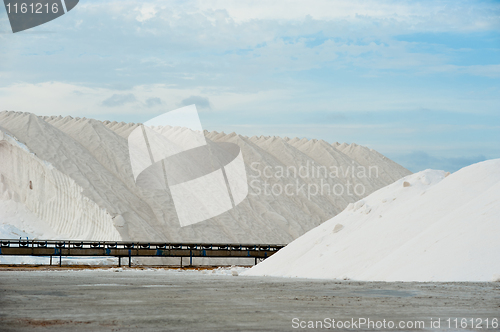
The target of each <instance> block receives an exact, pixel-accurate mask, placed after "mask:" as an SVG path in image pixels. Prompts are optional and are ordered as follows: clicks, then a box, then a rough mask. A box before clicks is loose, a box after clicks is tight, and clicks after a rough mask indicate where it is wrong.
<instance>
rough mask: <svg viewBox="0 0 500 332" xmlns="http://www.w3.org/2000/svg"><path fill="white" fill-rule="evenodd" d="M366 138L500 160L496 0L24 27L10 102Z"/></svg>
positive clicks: (126, 6)
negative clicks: (186, 113) (183, 109)
mask: <svg viewBox="0 0 500 332" xmlns="http://www.w3.org/2000/svg"><path fill="white" fill-rule="evenodd" d="M191 103H195V104H196V105H197V106H198V109H199V111H200V117H201V120H202V124H203V126H204V128H205V129H208V130H218V131H225V132H232V131H235V132H237V133H240V134H244V135H249V136H252V135H279V136H289V137H295V136H299V137H308V138H317V139H324V140H326V141H329V142H335V141H338V142H348V143H352V142H355V143H357V144H362V145H366V146H369V147H370V148H373V149H376V150H378V151H380V152H381V153H383V154H385V155H387V156H388V157H389V158H391V159H393V160H395V161H396V162H399V163H400V164H402V165H403V166H405V167H407V168H408V169H410V170H412V171H419V170H422V169H426V168H435V169H444V170H447V171H456V170H457V169H459V168H461V167H463V166H466V165H469V164H471V163H475V162H478V161H481V160H485V159H491V158H500V144H499V143H500V3H499V2H498V1H496V2H494V1H307V2H306V1H264V0H254V1H223V0H204V1H102V0H101V1H86V0H81V1H80V3H79V4H78V6H76V7H75V8H74V9H73V10H72V11H71V12H69V13H67V14H66V15H64V16H62V17H60V18H58V19H56V20H54V21H52V22H49V23H47V24H44V25H41V26H39V27H36V28H33V29H30V30H27V31H24V32H19V33H16V34H12V33H11V31H10V26H9V23H8V21H7V15H6V13H5V8H4V7H2V8H1V9H0V109H1V110H16V111H26V112H33V113H36V114H40V115H59V114H62V115H72V116H79V117H84V116H85V117H93V118H97V119H108V120H116V121H125V122H143V121H147V120H148V119H150V118H151V117H153V116H155V115H158V114H161V113H163V112H166V111H169V110H172V109H175V108H178V107H180V106H183V105H187V104H191Z"/></svg>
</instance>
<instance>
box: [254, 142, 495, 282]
mask: <svg viewBox="0 0 500 332" xmlns="http://www.w3.org/2000/svg"><path fill="white" fill-rule="evenodd" d="M344 148H347V147H344ZM499 170H500V159H495V160H489V161H485V162H481V163H478V164H474V165H471V166H468V167H465V168H463V169H461V170H459V171H458V172H456V173H454V174H452V175H449V173H445V172H443V171H433V170H426V171H422V172H419V173H416V174H413V175H410V176H407V177H405V178H403V179H400V180H398V181H396V182H395V183H393V184H391V185H389V186H387V187H385V188H383V189H380V190H378V191H376V192H375V193H373V194H371V195H369V196H368V197H366V198H365V199H362V200H360V201H358V202H356V203H354V204H350V205H349V206H348V207H347V208H346V209H345V210H344V211H343V212H342V213H340V214H339V215H337V216H335V217H334V218H332V219H330V220H328V221H327V222H325V223H323V224H322V225H320V226H319V227H316V228H315V229H313V230H311V231H309V232H308V233H306V234H304V235H303V236H301V237H300V238H298V239H297V240H295V241H293V242H292V243H290V244H289V245H288V246H287V247H285V248H284V249H282V250H281V251H280V252H278V253H277V254H275V255H273V256H272V257H270V258H269V259H267V260H265V261H264V262H262V263H260V264H258V265H257V266H255V267H253V268H252V269H250V270H249V271H247V272H246V273H245V275H254V276H256V275H268V276H281V277H303V278H326V279H354V280H368V281H493V280H494V279H495V278H496V277H495V276H498V275H500V241H499V234H500V171H499ZM448 175H449V176H448Z"/></svg>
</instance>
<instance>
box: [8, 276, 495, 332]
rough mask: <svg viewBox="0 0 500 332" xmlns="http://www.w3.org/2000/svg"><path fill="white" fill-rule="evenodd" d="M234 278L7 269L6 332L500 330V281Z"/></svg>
mask: <svg viewBox="0 0 500 332" xmlns="http://www.w3.org/2000/svg"><path fill="white" fill-rule="evenodd" d="M227 274H228V275H217V274H216V273H212V272H211V271H207V272H206V273H205V274H202V273H200V272H176V271H168V270H138V269H132V270H128V269H105V270H101V269H96V270H55V271H54V270H51V271H45V270H42V271H36V270H31V271H20V270H13V271H8V270H0V331H32V330H34V331H297V330H301V328H300V327H301V326H302V327H304V326H306V327H307V326H310V324H313V325H314V326H316V327H318V330H321V329H320V327H321V325H322V326H323V330H326V327H329V326H330V325H331V324H332V323H333V321H332V320H333V319H335V323H334V324H336V325H334V326H335V327H336V328H335V330H349V331H357V330H363V331H386V330H404V331H409V330H415V329H416V328H418V327H422V326H419V324H423V330H433V331H435V330H439V331H471V330H483V331H484V330H486V329H487V328H488V329H489V330H492V331H493V330H500V328H499V327H498V325H497V326H495V323H494V322H495V320H497V321H498V320H500V283H380V282H355V281H324V280H304V279H281V278H261V277H244V276H231V273H230V271H228V273H227ZM471 318H472V319H474V320H473V321H471ZM363 319H364V322H365V325H360V323H362V322H363ZM439 319H440V321H439ZM448 319H450V320H449V321H448ZM455 319H457V320H456V321H455ZM464 319H465V320H464ZM383 320H385V323H384V322H383ZM318 321H320V322H321V324H320V323H318ZM369 322H372V323H371V325H370V326H368V325H367V324H369ZM390 322H392V323H393V324H394V328H392V329H391V328H390ZM464 322H465V323H464ZM438 323H439V325H440V326H438ZM339 324H342V328H339V327H340V325H339ZM352 324H354V326H351V325H352ZM383 324H385V328H384V326H383ZM399 324H404V327H402V328H398V326H400V325H399ZM346 325H349V326H348V327H349V329H345V326H346ZM410 325H412V326H411V327H410ZM480 326H481V327H482V329H479V327H480Z"/></svg>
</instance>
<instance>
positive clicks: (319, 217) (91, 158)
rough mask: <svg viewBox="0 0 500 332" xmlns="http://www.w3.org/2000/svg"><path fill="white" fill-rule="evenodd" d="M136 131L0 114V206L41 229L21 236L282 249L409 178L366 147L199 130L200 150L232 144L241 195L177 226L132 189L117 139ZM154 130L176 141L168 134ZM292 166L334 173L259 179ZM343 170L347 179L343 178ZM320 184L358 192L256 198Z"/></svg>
mask: <svg viewBox="0 0 500 332" xmlns="http://www.w3.org/2000/svg"><path fill="white" fill-rule="evenodd" d="M137 126H138V124H133V123H124V122H121V123H118V122H116V121H113V122H110V121H103V122H101V121H97V120H93V119H86V118H72V117H61V116H51V117H49V116H47V117H38V116H36V115H34V114H30V113H17V112H0V200H11V201H14V202H16V203H20V204H22V205H23V206H24V207H25V208H26V209H27V210H28V211H30V212H32V213H33V214H34V215H36V216H37V218H39V219H40V220H43V222H45V223H46V224H47V225H48V228H50V232H49V229H48V230H47V233H46V234H40V233H39V232H38V233H36V234H38V235H35V234H31V235H30V236H37V237H51V238H53V237H54V236H56V237H65V238H67V239H82V240H125V241H129V240H132V241H182V242H188V241H189V242H214V243H217V242H230V243H235V242H236V243H238V242H239V243H289V242H290V241H292V240H293V239H295V238H297V237H299V236H300V235H302V234H304V233H305V232H307V231H309V230H310V229H312V228H314V227H316V226H318V225H320V224H321V223H322V222H324V221H325V220H328V219H330V218H331V217H332V216H334V215H336V214H337V213H339V212H341V211H342V210H343V209H344V208H345V207H346V206H347V205H348V204H349V203H353V202H356V201H358V200H359V199H361V198H363V197H365V196H366V195H368V194H370V193H372V192H374V191H375V190H377V189H380V188H382V187H383V186H386V185H387V184H389V183H392V182H394V181H395V180H397V179H399V178H401V177H403V176H405V175H408V174H410V172H409V171H408V170H406V169H405V168H403V167H402V166H400V165H398V164H396V163H393V162H392V161H390V160H388V159H387V158H386V159H385V160H383V159H382V158H380V157H379V154H377V153H375V152H372V151H371V150H368V149H366V148H365V149H361V150H359V151H358V150H356V149H355V150H354V151H349V154H346V153H343V152H342V151H341V150H340V145H339V146H338V148H337V147H335V146H334V145H330V144H327V143H326V142H324V141H318V140H308V139H305V138H302V139H290V140H286V139H282V138H279V137H269V136H267V137H264V136H261V137H253V138H248V137H245V136H241V135H237V134H235V133H230V134H225V133H224V132H220V133H219V132H211V133H209V132H206V133H205V136H206V138H207V143H208V144H213V142H230V143H235V144H237V145H239V146H240V148H241V151H242V153H243V156H244V160H245V167H246V170H247V178H248V180H249V195H248V197H247V198H246V199H245V200H244V201H243V202H242V203H240V204H239V205H238V206H237V207H236V208H234V209H232V210H229V211H227V212H225V213H223V214H221V215H220V216H217V217H214V218H211V219H209V220H206V221H203V222H201V223H198V224H195V225H191V226H187V227H180V224H179V220H178V218H177V214H176V211H175V208H174V205H173V200H172V197H171V196H170V194H169V193H168V192H166V191H158V190H157V191H154V190H150V191H148V190H145V189H143V188H141V187H138V186H136V184H135V181H134V177H133V173H132V169H131V166H130V162H129V152H128V142H127V137H128V135H129V134H130V133H131V132H132V131H133V130H134V129H135V128H136V127H137ZM155 130H159V131H161V132H162V133H165V132H168V133H169V134H179V133H180V134H182V129H180V128H178V127H176V128H172V127H169V126H165V127H158V128H155ZM346 146H347V145H346ZM344 147H345V146H344ZM361 148H362V147H361ZM384 158H385V157H384ZM370 160H374V164H373V166H376V167H377V177H375V178H371V179H370V178H365V177H356V176H353V175H354V172H353V171H351V169H354V168H356V169H357V167H362V166H363V165H365V164H367V163H368V161H370ZM301 166H302V167H304V166H307V167H309V168H312V167H329V166H338V167H340V168H342V172H339V174H338V176H335V177H329V178H327V179H323V178H319V177H317V176H308V177H306V178H303V177H299V176H297V177H291V176H273V177H271V178H267V177H266V176H265V175H264V172H265V171H266V170H271V171H272V172H273V173H274V172H275V171H276V170H277V169H280V168H284V167H292V168H294V169H298V168H300V167H301ZM344 170H347V171H346V172H345V173H344ZM322 180H324V181H323V182H324V183H325V185H326V186H329V187H330V188H331V187H333V186H334V185H339V186H341V187H342V186H344V187H345V186H346V185H347V184H348V183H351V184H352V185H353V186H354V185H359V186H361V187H363V188H364V189H365V191H363V192H362V193H361V192H358V193H356V192H351V194H348V193H347V192H345V193H342V194H338V195H308V194H307V193H305V192H303V191H295V190H293V195H285V194H276V193H274V192H269V194H268V195H265V194H259V193H258V189H263V186H262V184H263V183H264V182H267V183H268V184H269V185H270V186H273V185H276V186H279V187H281V188H292V189H295V188H299V187H301V186H305V188H307V187H308V186H317V187H320V186H321V183H322V182H321V181H322ZM252 181H253V182H252ZM255 183H257V184H258V187H259V188H258V189H256V188H255V187H256V185H255ZM252 184H253V185H252ZM287 186H288V187H287ZM0 208H1V206H0ZM0 223H2V220H0ZM51 232H53V233H55V235H54V234H53V233H51Z"/></svg>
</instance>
